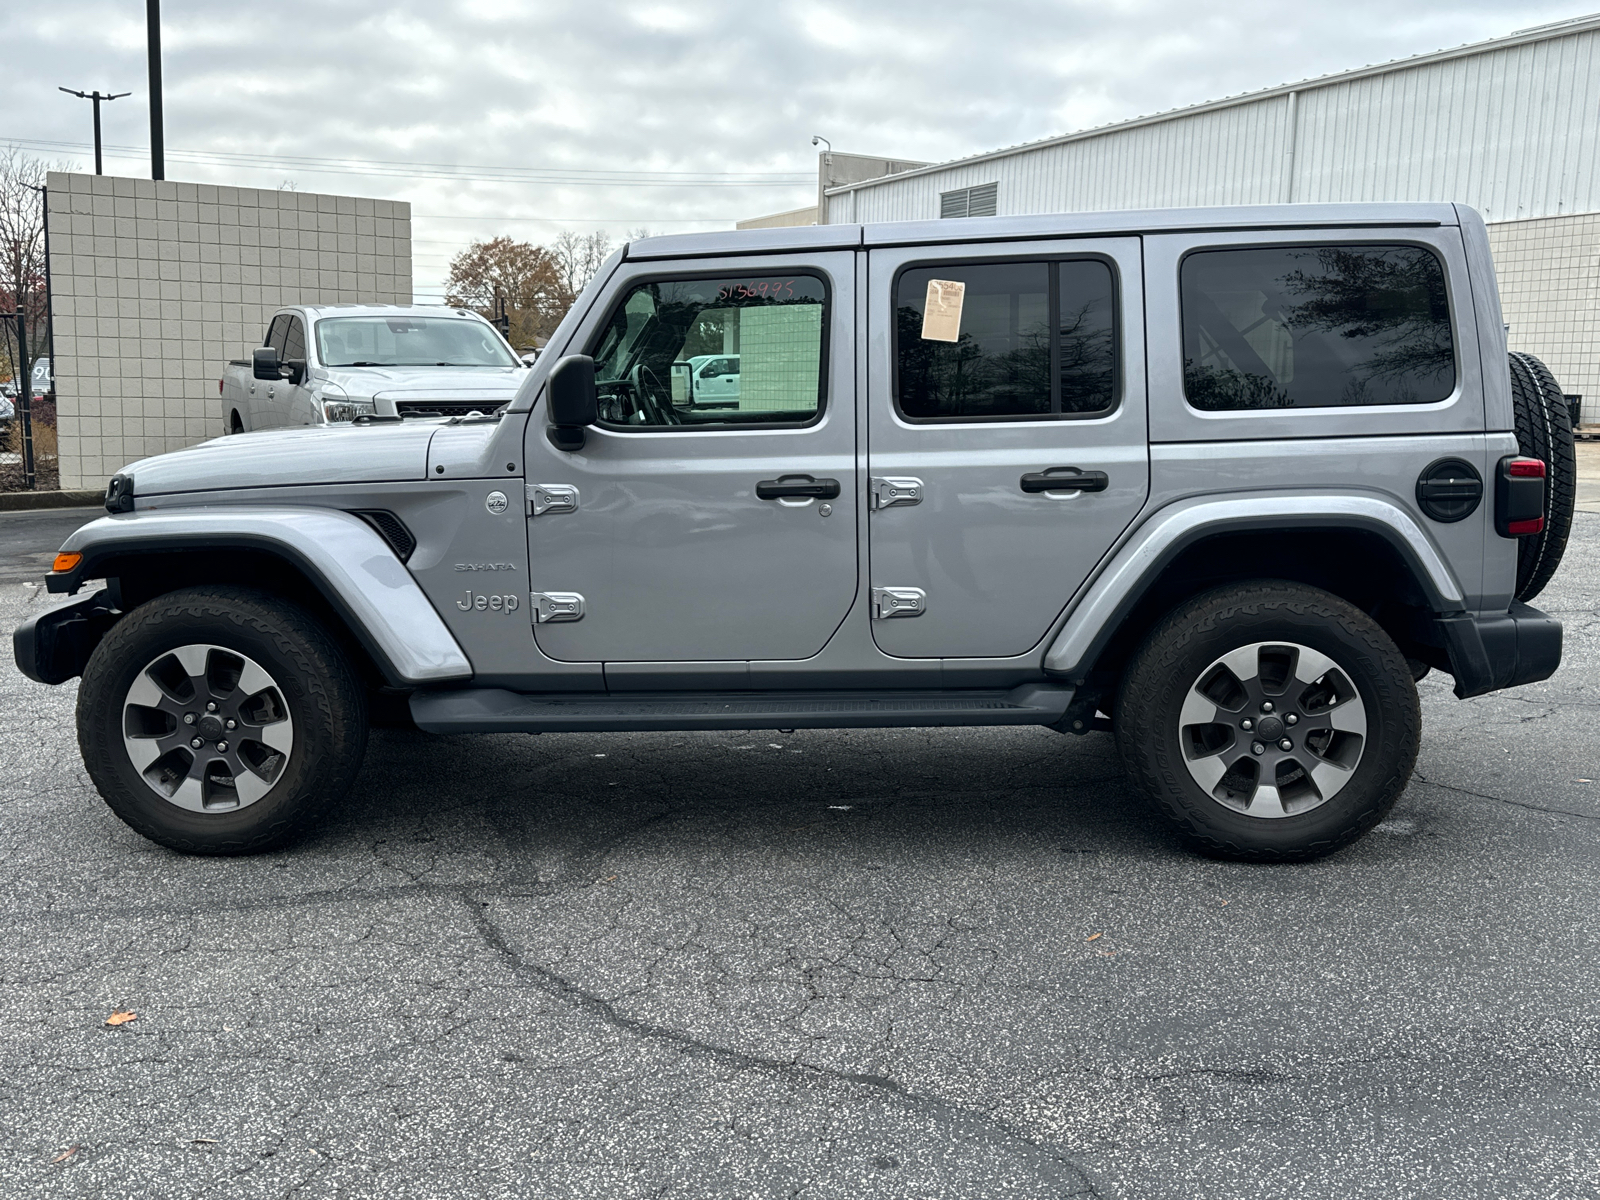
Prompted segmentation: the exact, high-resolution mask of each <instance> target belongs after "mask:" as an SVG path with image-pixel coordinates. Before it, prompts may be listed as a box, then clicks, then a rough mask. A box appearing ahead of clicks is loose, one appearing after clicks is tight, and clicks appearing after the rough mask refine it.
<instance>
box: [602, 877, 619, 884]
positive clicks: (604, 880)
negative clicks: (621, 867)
mask: <svg viewBox="0 0 1600 1200" xmlns="http://www.w3.org/2000/svg"><path fill="white" fill-rule="evenodd" d="M615 878H616V876H615V875H607V876H606V877H605V878H604V879H602V880H601V881H600V882H601V883H610V882H611V881H612V880H613V879H615Z"/></svg>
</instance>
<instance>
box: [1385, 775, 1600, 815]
mask: <svg viewBox="0 0 1600 1200" xmlns="http://www.w3.org/2000/svg"><path fill="white" fill-rule="evenodd" d="M1412 777H1413V778H1414V779H1415V780H1416V781H1417V782H1418V783H1425V784H1427V785H1428V786H1429V787H1436V788H1443V789H1444V790H1445V791H1447V792H1458V793H1460V794H1461V795H1463V796H1474V797H1476V798H1477V799H1479V800H1494V801H1496V802H1497V803H1500V804H1510V805H1513V806H1515V807H1516V808H1527V809H1532V810H1533V811H1534V812H1542V813H1550V814H1551V815H1553V816H1558V817H1576V818H1577V819H1578V820H1580V821H1600V814H1597V813H1581V812H1573V811H1572V810H1571V809H1570V808H1547V807H1546V806H1545V805H1543V804H1530V803H1529V802H1528V801H1526V800H1512V799H1510V798H1509V797H1506V796H1491V795H1489V794H1488V793H1487V792H1475V791H1473V790H1472V789H1471V788H1464V787H1457V786H1456V785H1455V784H1453V783H1440V782H1439V781H1438V780H1436V779H1429V778H1428V777H1427V776H1425V775H1423V774H1422V772H1421V771H1413V772H1412Z"/></svg>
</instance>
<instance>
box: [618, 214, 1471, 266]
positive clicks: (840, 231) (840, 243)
mask: <svg viewBox="0 0 1600 1200" xmlns="http://www.w3.org/2000/svg"><path fill="white" fill-rule="evenodd" d="M1457 224H1460V216H1459V214H1458V213H1457V211H1456V206H1455V205H1454V204H1448V203H1425V204H1414V203H1405V204H1250V205H1215V206H1210V207H1204V208H1151V209H1134V210H1127V211H1113V212H1086V213H1045V214H1039V215H1029V216H1014V217H963V218H960V219H955V220H929V221H885V222H879V223H874V224H868V225H800V226H793V227H790V228H782V229H731V230H720V231H715V232H709V233H677V234H667V235H664V236H661V237H649V238H641V239H640V240H639V241H636V242H630V243H628V245H627V247H626V256H627V258H628V259H629V260H630V261H638V260H645V259H666V258H695V257H714V256H726V255H734V254H741V255H742V254H768V253H781V252H786V251H800V250H855V249H860V248H862V247H872V246H906V245H923V244H929V245H933V244H940V243H951V242H996V241H1012V240H1023V239H1038V238H1050V237H1110V236H1115V235H1118V234H1129V235H1139V234H1150V233H1177V232H1185V231H1197V230H1210V229H1215V230H1219V231H1220V230H1236V229H1327V228H1385V227H1387V228H1395V227H1412V228H1416V227H1432V226H1439V225H1457Z"/></svg>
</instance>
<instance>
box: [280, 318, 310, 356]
mask: <svg viewBox="0 0 1600 1200" xmlns="http://www.w3.org/2000/svg"><path fill="white" fill-rule="evenodd" d="M305 360H306V330H305V326H304V325H302V324H300V318H299V317H290V318H289V328H288V330H287V331H286V332H285V333H284V335H283V358H282V361H283V362H298V363H303V362H305Z"/></svg>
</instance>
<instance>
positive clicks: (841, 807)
mask: <svg viewBox="0 0 1600 1200" xmlns="http://www.w3.org/2000/svg"><path fill="white" fill-rule="evenodd" d="M828 807H829V809H831V810H832V811H834V812H849V811H850V810H851V809H852V808H853V807H855V806H854V805H851V804H830V805H828Z"/></svg>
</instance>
